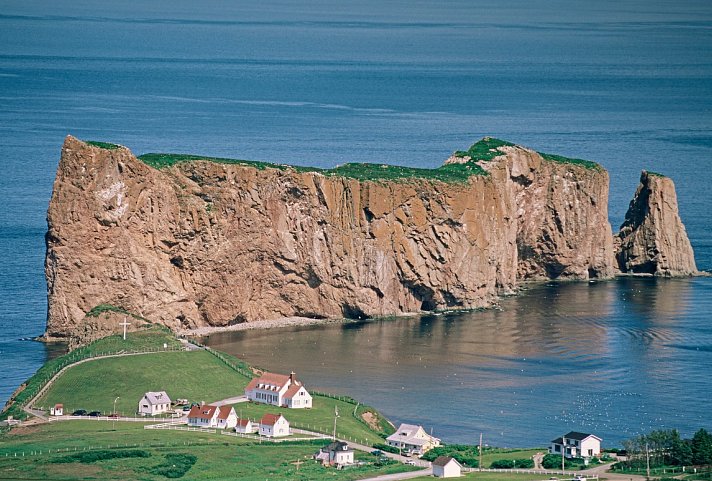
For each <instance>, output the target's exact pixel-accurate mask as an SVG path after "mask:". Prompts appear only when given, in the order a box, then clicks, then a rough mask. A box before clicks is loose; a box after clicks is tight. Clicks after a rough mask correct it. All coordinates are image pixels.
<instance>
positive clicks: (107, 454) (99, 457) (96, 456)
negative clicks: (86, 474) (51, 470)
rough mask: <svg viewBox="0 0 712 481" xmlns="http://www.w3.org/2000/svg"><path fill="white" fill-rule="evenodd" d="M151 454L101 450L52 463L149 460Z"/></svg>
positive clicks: (77, 454)
mask: <svg viewBox="0 0 712 481" xmlns="http://www.w3.org/2000/svg"><path fill="white" fill-rule="evenodd" d="M150 457H151V453H149V452H148V451H143V450H140V449H130V450H127V451H122V450H116V451H111V450H108V449H102V450H97V451H82V452H81V453H74V454H70V455H69V456H63V457H61V458H59V459H55V460H54V461H52V462H54V463H85V464H86V463H95V462H97V461H105V460H107V459H120V458H150Z"/></svg>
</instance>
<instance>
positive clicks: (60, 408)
mask: <svg viewBox="0 0 712 481" xmlns="http://www.w3.org/2000/svg"><path fill="white" fill-rule="evenodd" d="M49 414H50V415H51V416H61V415H63V414H64V405H62V404H55V405H54V406H53V407H51V408H49Z"/></svg>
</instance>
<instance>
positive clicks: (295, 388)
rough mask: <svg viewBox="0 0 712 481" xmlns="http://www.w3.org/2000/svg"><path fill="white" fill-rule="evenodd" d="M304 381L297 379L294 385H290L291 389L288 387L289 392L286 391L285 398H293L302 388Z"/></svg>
mask: <svg viewBox="0 0 712 481" xmlns="http://www.w3.org/2000/svg"><path fill="white" fill-rule="evenodd" d="M302 387H303V386H302V383H300V382H299V381H295V382H294V383H293V384H292V385H290V386H289V389H287V392H285V393H284V398H285V399H292V398H293V397H294V395H295V394H297V393H298V392H299V390H300V389H301V388H302Z"/></svg>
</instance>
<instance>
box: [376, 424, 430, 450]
mask: <svg viewBox="0 0 712 481" xmlns="http://www.w3.org/2000/svg"><path fill="white" fill-rule="evenodd" d="M386 443H388V445H389V446H393V447H394V448H399V449H401V451H402V452H403V453H410V454H415V455H416V456H422V455H423V454H425V453H426V452H428V451H430V450H431V449H433V448H434V447H437V446H440V439H438V438H436V437H434V436H431V435H430V434H428V433H426V432H425V429H423V426H416V425H414V424H401V425H400V426H399V427H398V430H397V431H396V432H395V433H394V434H391V435H390V436H388V437H387V438H386Z"/></svg>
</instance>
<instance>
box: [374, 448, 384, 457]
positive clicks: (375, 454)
mask: <svg viewBox="0 0 712 481" xmlns="http://www.w3.org/2000/svg"><path fill="white" fill-rule="evenodd" d="M371 454H373V455H374V456H380V455H381V454H383V451H381V450H380V449H376V450H375V451H371Z"/></svg>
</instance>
